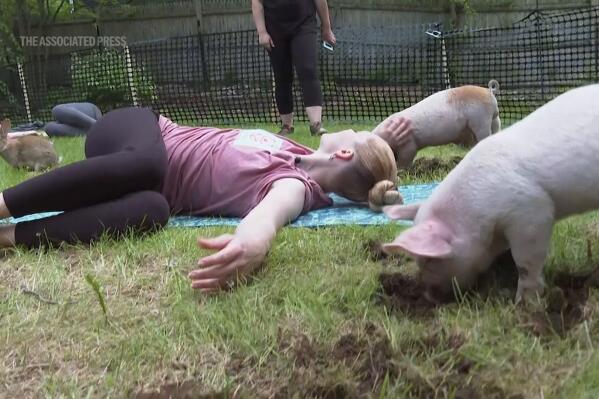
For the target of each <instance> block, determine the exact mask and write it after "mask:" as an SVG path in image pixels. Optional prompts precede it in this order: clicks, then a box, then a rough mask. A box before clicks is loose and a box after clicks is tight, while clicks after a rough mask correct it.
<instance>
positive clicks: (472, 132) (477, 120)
mask: <svg viewBox="0 0 599 399" xmlns="http://www.w3.org/2000/svg"><path fill="white" fill-rule="evenodd" d="M498 90H499V83H498V82H497V81H496V80H491V81H490V82H489V87H488V88H484V87H479V86H461V87H455V88H452V89H447V90H443V91H440V92H437V93H435V94H433V95H431V96H429V97H427V98H425V99H424V100H422V101H420V102H419V103H417V104H414V105H413V106H411V107H409V108H406V109H404V110H403V111H401V112H397V113H395V114H393V115H391V116H390V117H389V118H387V119H385V120H384V121H383V122H382V123H381V124H379V125H378V126H377V127H376V128H375V129H374V130H373V133H375V134H376V133H377V132H379V131H380V130H381V129H383V128H384V125H385V123H386V122H387V120H389V119H391V118H398V117H405V118H407V119H409V120H410V121H411V123H412V127H413V134H412V137H411V138H410V139H409V141H408V142H407V143H406V144H403V145H402V146H401V147H399V148H394V149H393V152H394V153H395V158H396V161H397V166H398V167H399V168H400V169H401V168H406V167H408V166H410V165H411V164H412V161H413V160H414V157H416V153H417V152H418V151H419V150H420V149H422V148H424V147H430V146H438V145H445V144H452V143H453V144H460V145H466V146H472V145H474V144H476V143H477V142H479V141H481V140H483V139H484V138H486V137H488V136H490V135H491V134H494V133H497V132H498V131H499V130H500V129H501V120H500V119H499V108H498V106H497V99H496V98H495V94H496V93H497V92H498Z"/></svg>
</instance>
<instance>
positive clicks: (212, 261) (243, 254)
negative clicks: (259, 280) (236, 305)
mask: <svg viewBox="0 0 599 399" xmlns="http://www.w3.org/2000/svg"><path fill="white" fill-rule="evenodd" d="M198 245H199V246H200V247H202V248H205V249H213V250H217V251H218V252H216V253H215V254H212V255H209V256H206V257H204V258H202V259H200V260H199V262H198V266H200V269H196V270H194V271H192V272H190V273H189V275H188V276H189V278H190V279H191V287H192V288H196V289H200V290H202V291H203V292H206V293H210V292H214V291H217V290H219V289H222V288H227V287H229V286H230V285H231V284H234V283H236V282H237V281H240V280H241V281H243V280H244V279H245V277H246V276H248V275H249V274H250V273H252V272H253V271H254V270H256V269H257V268H258V267H260V265H261V264H262V262H263V261H264V258H265V257H266V253H267V252H268V245H265V244H264V243H260V242H259V241H254V242H250V241H247V240H243V239H241V238H240V237H237V236H235V235H232V234H223V235H221V236H218V237H214V238H200V239H199V240H198Z"/></svg>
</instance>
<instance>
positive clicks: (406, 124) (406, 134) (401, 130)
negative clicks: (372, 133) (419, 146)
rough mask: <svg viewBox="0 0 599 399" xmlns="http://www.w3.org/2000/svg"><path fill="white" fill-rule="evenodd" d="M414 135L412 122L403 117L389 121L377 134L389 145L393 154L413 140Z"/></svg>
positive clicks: (392, 118)
mask: <svg viewBox="0 0 599 399" xmlns="http://www.w3.org/2000/svg"><path fill="white" fill-rule="evenodd" d="M413 133H414V128H413V127H412V122H411V121H410V120H409V119H408V118H405V117H403V116H398V117H391V118H389V119H387V120H386V121H385V122H384V123H383V125H382V127H381V128H380V130H378V132H377V134H378V136H379V137H380V138H382V139H383V140H385V141H386V142H387V143H388V144H389V146H390V147H391V148H392V149H393V152H396V151H397V149H398V148H400V147H401V146H403V145H404V144H406V143H407V142H408V141H409V140H410V139H411V138H412V135H413Z"/></svg>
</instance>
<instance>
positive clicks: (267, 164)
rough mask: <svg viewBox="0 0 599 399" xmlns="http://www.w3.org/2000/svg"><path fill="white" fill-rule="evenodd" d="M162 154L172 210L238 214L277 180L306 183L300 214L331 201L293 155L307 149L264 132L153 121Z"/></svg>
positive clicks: (164, 189) (166, 192) (247, 209)
mask: <svg viewBox="0 0 599 399" xmlns="http://www.w3.org/2000/svg"><path fill="white" fill-rule="evenodd" d="M158 124H159V126H160V130H161V132H162V138H163V139H164V143H165V145H166V152H167V155H168V168H167V173H166V177H165V180H164V184H163V187H162V193H163V194H164V196H165V197H166V199H167V201H168V203H169V205H170V207H171V210H172V211H173V212H174V213H183V214H189V215H215V216H233V217H244V216H245V215H247V214H248V213H249V212H250V211H251V210H252V209H253V208H254V207H255V206H256V205H258V203H259V202H260V201H262V199H263V198H264V197H265V196H266V194H267V193H268V191H269V190H270V187H271V185H272V184H273V183H274V182H275V181H277V180H279V179H283V178H294V179H298V180H299V181H301V182H302V183H304V186H305V187H306V195H305V198H304V209H303V212H307V211H309V210H311V209H318V208H323V207H325V206H329V205H331V204H332V201H331V199H330V198H329V197H328V196H327V195H326V194H325V193H324V192H323V191H322V188H320V186H319V185H318V184H316V182H315V181H314V180H312V179H311V178H310V177H309V176H308V174H307V173H306V172H304V171H303V170H301V169H299V168H297V167H296V166H295V156H296V155H308V154H311V153H312V150H311V149H309V148H308V147H304V146H302V145H300V144H297V143H295V142H293V141H291V140H288V139H286V138H284V137H281V136H277V135H275V134H272V133H269V132H267V131H265V130H239V129H218V128H214V127H186V126H179V125H177V124H176V123H174V122H173V121H171V120H169V119H168V118H165V117H164V116H160V119H159V121H158Z"/></svg>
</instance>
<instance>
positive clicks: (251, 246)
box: [189, 179, 306, 292]
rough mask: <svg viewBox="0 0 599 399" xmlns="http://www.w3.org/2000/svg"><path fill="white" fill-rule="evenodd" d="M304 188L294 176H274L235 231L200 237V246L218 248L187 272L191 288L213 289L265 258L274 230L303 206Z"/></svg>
mask: <svg viewBox="0 0 599 399" xmlns="http://www.w3.org/2000/svg"><path fill="white" fill-rule="evenodd" d="M305 191H306V188H305V187H304V184H303V183H302V182H301V181H299V180H297V179H281V180H277V181H276V182H275V183H274V184H273V185H272V188H271V189H270V191H269V192H268V194H267V195H266V197H264V199H263V200H262V201H261V202H260V203H259V204H258V205H257V206H256V207H255V208H254V209H253V210H252V211H251V212H250V213H249V214H248V215H247V216H246V217H245V218H244V219H243V220H242V221H241V223H240V224H239V226H238V227H237V229H236V230H235V234H223V235H221V236H218V237H214V238H200V239H199V240H198V243H199V245H200V246H201V247H202V248H206V249H213V250H216V251H218V252H216V253H215V254H212V255H209V256H206V257H204V258H202V259H200V260H199V262H198V266H199V267H200V268H199V269H196V270H194V271H192V272H190V273H189V278H190V279H191V286H192V288H197V289H200V290H202V291H204V292H212V291H216V290H218V289H221V288H226V287H227V286H228V285H229V284H231V283H235V282H236V281H237V280H238V279H243V277H245V276H247V275H249V274H250V273H251V272H253V271H254V270H256V269H257V268H258V267H259V266H260V265H261V264H262V262H263V261H264V258H265V257H266V254H267V252H268V250H269V249H270V246H271V244H272V242H273V241H274V239H275V236H276V234H277V231H278V230H279V229H280V228H281V227H283V226H284V225H285V224H287V223H289V222H290V221H292V220H294V219H295V218H297V217H298V216H299V215H300V213H301V212H302V209H303V208H304V196H305Z"/></svg>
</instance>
